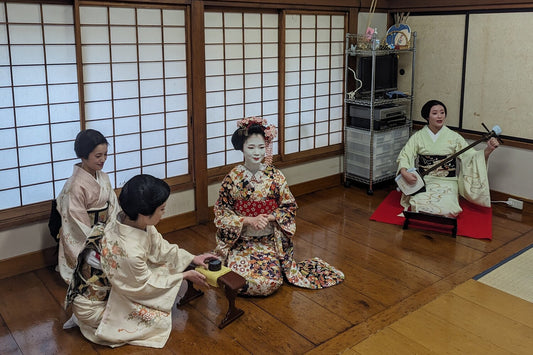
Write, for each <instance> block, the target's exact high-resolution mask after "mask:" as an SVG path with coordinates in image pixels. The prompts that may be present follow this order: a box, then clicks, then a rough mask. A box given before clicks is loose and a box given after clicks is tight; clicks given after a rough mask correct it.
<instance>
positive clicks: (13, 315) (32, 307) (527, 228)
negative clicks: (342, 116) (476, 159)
mask: <svg viewBox="0 0 533 355" xmlns="http://www.w3.org/2000/svg"><path fill="white" fill-rule="evenodd" d="M389 190H390V187H384V188H383V189H376V190H375V191H374V195H373V196H369V195H367V194H366V188H364V187H350V188H345V187H342V186H338V187H335V188H331V189H327V190H323V191H319V192H316V193H313V194H309V195H304V196H299V197H297V201H298V203H299V206H300V209H299V210H298V217H297V232H296V237H295V254H296V258H297V259H299V260H300V259H304V258H310V257H313V256H319V257H321V258H323V259H324V260H326V261H328V262H329V263H331V264H332V265H335V266H337V267H338V268H339V269H341V270H342V271H344V273H345V274H346V280H345V282H344V283H342V284H340V285H338V286H335V287H332V288H328V289H324V290H318V291H313V290H306V289H301V288H297V287H293V286H289V285H283V286H282V288H281V289H280V290H279V291H278V292H277V293H275V294H274V295H272V296H270V297H266V298H238V299H237V306H238V307H240V308H242V309H243V310H244V311H245V314H244V315H243V316H242V317H241V318H239V319H238V320H236V321H235V322H234V323H232V324H230V325H229V326H227V327H226V328H224V329H222V330H220V329H219V328H218V327H217V324H218V323H219V322H220V320H221V319H222V317H223V313H224V312H225V310H226V309H227V304H226V300H225V298H224V296H223V294H222V292H221V291H220V290H219V289H216V288H211V289H208V290H205V291H206V292H205V295H204V296H203V297H201V298H198V299H196V300H194V301H192V303H190V304H188V305H185V306H184V307H182V308H179V309H175V311H174V312H173V314H172V317H173V330H172V333H171V336H170V339H169V340H168V342H167V344H166V346H165V348H163V349H150V348H142V347H135V346H129V345H128V346H124V347H121V348H117V349H111V348H107V347H104V346H99V345H94V344H91V343H90V342H88V341H86V340H85V339H84V338H83V336H82V335H81V333H80V332H79V330H78V329H77V328H75V329H70V330H63V329H62V324H63V323H64V322H65V321H66V320H67V319H68V317H69V315H70V314H69V311H64V310H63V308H62V304H63V299H64V296H65V291H66V287H65V285H64V284H63V282H62V280H61V279H60V277H59V275H58V274H57V273H56V272H55V271H53V270H52V269H41V270H37V271H34V272H30V273H25V274H21V275H18V276H14V277H10V278H5V279H2V280H0V316H1V318H0V353H1V354H106V353H113V354H306V353H307V354H339V353H346V354H349V353H350V352H354V353H368V354H375V353H376V352H377V350H376V349H380V347H379V346H378V347H374V348H373V349H374V350H372V351H367V352H365V349H369V348H368V346H370V345H371V344H370V343H371V342H374V345H375V344H378V345H379V344H382V345H383V347H382V348H381V350H384V352H385V351H386V352H387V353H391V352H394V351H393V350H394V347H393V345H394V343H387V342H382V343H381V341H380V339H379V337H382V336H383V335H386V334H387V333H393V334H394V335H397V337H396V341H398V338H401V337H407V336H412V337H415V338H416V337H418V338H420V337H421V338H423V339H422V340H420V341H419V342H418V344H417V345H420V347H419V348H413V349H414V350H413V352H410V353H416V352H418V353H427V352H430V351H433V352H436V353H438V352H439V351H443V352H446V351H448V352H452V353H453V351H451V350H450V349H457V347H455V346H453V347H452V346H448V348H444V349H443V348H441V347H442V346H444V345H446V344H457V343H458V342H462V341H465V337H464V336H462V334H461V333H460V332H458V331H457V322H462V323H461V324H462V326H464V327H469V331H470V332H473V333H474V334H475V333H476V332H477V330H476V326H480V329H479V333H478V334H480V337H481V338H483V339H487V334H491V333H494V334H496V333H498V332H501V331H504V330H505V329H504V327H507V328H509V326H510V325H512V327H511V328H512V330H510V331H509V332H510V333H509V334H510V338H509V342H508V344H509V347H508V348H506V347H503V348H500V347H501V344H499V345H498V347H495V348H494V349H498V352H490V351H488V352H487V351H486V350H487V349H486V347H479V348H474V349H473V350H472V351H465V352H462V353H469V354H474V353H480V354H481V353H483V354H487V353H499V352H504V353H525V352H524V347H523V346H521V344H524V345H528V344H529V345H530V344H531V341H532V339H533V336H532V334H531V332H529V333H527V331H525V330H523V329H522V328H521V327H520V325H522V324H524V322H525V321H524V320H523V319H522V316H521V314H523V312H521V311H520V309H517V308H516V307H514V306H513V304H512V303H511V304H510V303H509V302H507V301H506V299H505V298H501V299H500V300H502V302H498V307H501V309H502V311H501V312H500V316H499V317H501V318H505V320H506V321H505V322H502V321H495V320H494V319H490V323H489V322H484V320H483V318H482V317H483V312H481V313H476V312H475V311H479V310H480V309H481V310H482V309H483V307H485V308H486V306H485V305H483V303H481V301H479V302H478V301H476V300H475V299H474V298H475V297H474V296H475V295H474V296H472V294H473V293H472V292H470V293H469V291H468V290H466V289H465V287H467V286H469V285H470V282H474V283H475V284H478V283H477V282H476V281H469V283H466V284H464V283H465V282H466V281H468V280H469V279H471V278H472V277H473V276H475V275H477V274H478V273H480V272H482V271H484V270H486V269H487V268H489V267H491V266H493V265H494V264H496V263H498V262H499V261H501V260H503V259H505V258H507V257H509V256H510V255H512V254H514V253H515V252H517V251H519V250H521V249H523V248H525V247H526V246H528V245H530V244H532V243H533V216H532V214H531V212H530V211H529V210H528V209H527V208H529V205H527V204H526V209H525V210H524V211H522V212H521V211H518V210H513V209H511V208H510V207H508V206H506V205H503V204H502V205H498V206H494V211H493V233H494V238H493V240H492V241H484V240H475V239H470V238H463V237H458V238H457V239H453V238H451V237H450V236H449V235H448V234H440V233H437V232H427V231H422V230H407V231H404V230H402V229H401V227H399V226H395V225H389V224H384V223H378V222H374V221H370V220H369V217H370V215H371V214H372V212H373V211H374V210H375V209H376V207H377V206H378V205H379V203H380V202H381V201H382V200H383V199H384V198H385V196H386V194H387V193H388V191H389ZM214 231H215V230H214V227H213V225H212V224H209V225H199V226H195V227H192V228H188V229H186V230H180V231H176V232H174V233H171V234H168V235H166V238H167V239H168V240H169V241H171V242H175V243H178V244H179V245H180V246H181V247H183V248H185V249H187V250H189V251H190V252H192V253H202V252H205V251H209V250H211V249H212V248H213V247H214ZM462 284H464V285H462ZM459 285H461V286H460V287H459V288H456V287H457V286H459ZM484 287H486V286H484ZM482 288H483V287H482ZM465 294H469V295H470V296H471V297H470V298H468V297H466V296H465ZM478 295H486V292H485V291H483V290H481V291H480V292H479V293H478ZM440 296H442V297H440ZM472 297H474V298H472ZM454 298H459V300H460V304H461V307H460V308H455V307H448V308H446V306H447V304H448V303H449V302H450V301H451V300H452V299H454ZM434 300H436V301H435V302H436V303H432V301H434ZM471 304H473V306H472V305H471ZM426 305H427V306H426ZM528 305H530V304H529V303H526V304H525V305H524V307H525V308H526V309H529V311H530V309H531V308H530V307H529V308H528V307H527V306H528ZM426 307H432V308H426ZM435 307H436V308H439V309H440V310H446V312H445V314H444V315H439V314H438V312H436V311H435ZM415 311H416V312H415ZM452 313H453V315H452ZM489 313H490V312H489ZM462 314H464V318H463V319H461V315H462ZM408 315H409V316H408ZM405 316H408V317H405ZM452 316H453V317H454V319H455V322H450V321H448V320H449V319H448V318H450V317H452ZM404 317H405V318H404ZM470 317H475V322H470V320H471V318H470ZM480 317H481V318H480ZM507 318H509V319H507ZM426 319H428V320H429V319H431V320H433V321H435V322H436V323H437V324H438V325H439V326H425V324H426V323H424V322H425V320H426ZM397 321H399V322H397ZM527 321H528V322H529V323H528V324H529V327H530V328H529V329H530V330H531V317H529V320H527ZM428 324H429V323H428ZM398 327H405V328H406V329H407V330H404V331H403V330H401V329H399V328H398ZM380 330H383V331H382V332H379V333H378V331H380ZM409 332H411V333H409ZM486 332H489V333H486ZM373 334H376V335H374V336H372V335H373ZM481 335H483V336H481ZM511 335H512V336H511ZM521 338H523V339H522V340H523V341H522V342H521ZM371 339H373V340H371ZM437 339H438V340H437ZM375 340H377V342H376V341H375ZM511 340H512V341H511ZM358 344H360V348H357V346H358ZM365 347H366V348H365ZM439 349H440V350H439ZM404 353H409V352H404Z"/></svg>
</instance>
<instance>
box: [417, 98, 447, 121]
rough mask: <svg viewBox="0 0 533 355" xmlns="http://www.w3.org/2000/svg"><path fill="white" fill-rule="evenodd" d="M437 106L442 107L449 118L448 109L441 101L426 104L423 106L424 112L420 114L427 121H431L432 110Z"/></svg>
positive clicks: (430, 101) (431, 101)
mask: <svg viewBox="0 0 533 355" xmlns="http://www.w3.org/2000/svg"><path fill="white" fill-rule="evenodd" d="M437 105H441V106H442V107H444V114H445V115H446V116H448V109H447V108H446V105H444V104H443V103H442V102H440V101H439V100H429V101H428V102H426V103H425V104H424V106H422V110H421V111H420V113H421V114H422V118H424V119H425V120H426V121H427V120H428V119H429V113H430V112H431V108H432V107H433V106H437Z"/></svg>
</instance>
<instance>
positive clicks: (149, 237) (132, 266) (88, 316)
mask: <svg viewBox="0 0 533 355" xmlns="http://www.w3.org/2000/svg"><path fill="white" fill-rule="evenodd" d="M121 215H122V214H119V217H118V219H117V220H115V221H114V222H112V223H110V224H108V225H107V226H106V228H105V232H104V236H103V237H102V239H101V242H100V244H101V263H102V268H103V270H104V273H105V274H106V275H107V279H108V281H109V283H110V285H111V291H110V293H109V298H108V299H107V302H105V301H104V302H100V301H91V300H89V299H87V298H86V297H83V296H81V295H80V296H77V297H76V299H75V300H74V302H73V311H74V312H75V314H76V316H77V317H78V322H79V326H80V330H81V331H82V333H83V335H84V336H85V337H86V338H87V339H89V340H91V341H92V342H94V343H98V344H102V345H109V346H112V347H115V346H120V345H124V344H132V345H138V346H149V347H154V348H162V347H163V346H164V345H165V343H166V342H167V340H168V337H169V335H170V331H171V330H172V317H171V311H172V307H173V305H174V303H175V299H176V296H177V294H178V291H179V289H180V286H181V283H182V281H183V271H184V270H185V269H186V268H187V267H188V266H189V265H190V264H191V263H192V260H193V258H194V255H192V254H191V253H189V252H188V251H186V250H184V249H180V248H179V247H178V246H177V245H176V244H170V243H169V242H167V241H166V240H165V239H163V237H162V236H161V234H160V233H159V232H158V231H157V229H156V228H155V227H154V226H148V227H147V230H146V231H143V230H140V229H137V228H133V227H130V226H127V225H125V224H122V223H120V222H119V220H120V219H121V217H120V216H121Z"/></svg>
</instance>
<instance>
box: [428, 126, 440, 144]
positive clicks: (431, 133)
mask: <svg viewBox="0 0 533 355" xmlns="http://www.w3.org/2000/svg"><path fill="white" fill-rule="evenodd" d="M425 128H426V131H427V132H428V134H429V138H431V140H432V141H433V143H435V142H436V141H437V139H438V138H439V135H440V133H441V132H442V130H443V129H444V128H445V126H442V127H441V129H439V131H438V132H437V133H433V131H432V130H430V129H429V126H426V127H425Z"/></svg>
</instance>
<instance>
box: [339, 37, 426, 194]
mask: <svg viewBox="0 0 533 355" xmlns="http://www.w3.org/2000/svg"><path fill="white" fill-rule="evenodd" d="M353 43H357V35H355V34H349V33H348V34H346V47H345V60H346V62H345V72H346V73H347V74H346V75H348V64H349V58H350V57H357V56H372V76H371V86H370V97H359V98H358V97H354V98H348V97H345V101H344V102H345V118H346V120H345V135H344V142H345V143H344V184H345V186H349V185H350V181H357V182H361V183H364V184H367V185H368V191H367V193H368V194H369V195H372V194H373V185H374V184H375V183H379V182H382V181H386V180H390V179H392V178H394V177H395V176H396V171H395V170H396V169H392V170H390V171H386V172H384V173H383V174H382V175H380V176H377V177H375V176H374V170H375V166H374V148H375V147H374V146H375V136H376V131H375V130H374V118H375V108H376V107H379V106H384V105H389V104H405V105H407V106H408V110H409V116H408V117H407V121H406V124H405V125H404V126H400V127H393V128H387V129H383V130H379V132H378V133H377V134H378V135H379V136H382V135H385V136H387V135H388V136H387V137H388V138H391V137H393V139H394V136H395V135H399V137H396V138H401V140H398V141H397V142H396V143H398V144H401V147H403V144H405V142H407V139H408V138H409V136H410V135H411V130H412V112H413V98H414V75H415V70H414V69H415V52H416V32H413V33H412V35H411V40H410V43H409V46H408V48H405V49H382V48H381V47H379V41H378V40H377V38H376V37H375V35H374V36H373V37H372V39H371V40H370V42H369V44H368V45H369V47H370V48H369V49H357V47H356V49H355V50H354V49H352V48H351V44H353ZM387 54H398V55H403V54H411V56H412V58H411V82H410V92H409V93H408V95H407V97H405V98H395V99H386V98H376V93H375V77H376V75H375V69H376V57H377V56H380V55H387ZM344 82H345V88H344V90H345V95H346V94H347V93H348V92H349V91H350V90H349V89H348V80H347V77H346V78H345V81H344ZM350 104H355V105H360V106H366V107H369V111H370V117H369V118H370V123H369V124H370V128H369V129H365V128H360V129H359V128H353V127H349V125H348V121H347V120H348V119H349V117H350V115H349V106H350ZM399 129H403V130H404V131H405V130H407V132H408V133H407V137H404V135H405V132H401V133H398V132H394V131H396V130H399ZM365 134H366V135H365ZM354 136H357V137H359V138H361V137H362V138H367V140H368V142H365V144H366V143H368V174H366V175H368V176H366V175H365V174H363V173H354V172H350V171H348V168H349V164H348V163H349V157H350V156H349V154H350V153H349V151H350V147H349V145H350V144H353V143H354V142H351V141H350V139H349V138H350V137H352V138H353V137H354ZM377 144H380V143H379V142H378V143H377ZM401 147H399V146H396V147H394V148H395V149H396V150H397V153H396V154H398V153H399V150H401ZM381 148H384V147H381ZM395 160H396V157H394V161H393V162H390V164H391V165H394V167H395ZM363 170H366V169H363Z"/></svg>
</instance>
